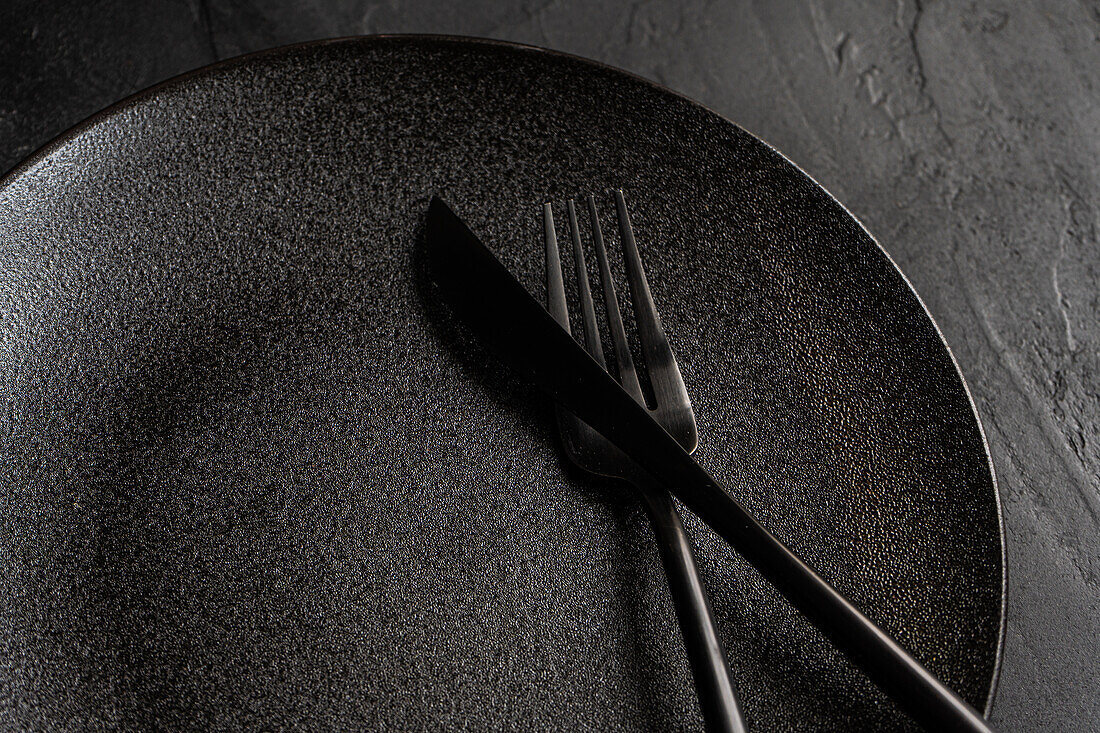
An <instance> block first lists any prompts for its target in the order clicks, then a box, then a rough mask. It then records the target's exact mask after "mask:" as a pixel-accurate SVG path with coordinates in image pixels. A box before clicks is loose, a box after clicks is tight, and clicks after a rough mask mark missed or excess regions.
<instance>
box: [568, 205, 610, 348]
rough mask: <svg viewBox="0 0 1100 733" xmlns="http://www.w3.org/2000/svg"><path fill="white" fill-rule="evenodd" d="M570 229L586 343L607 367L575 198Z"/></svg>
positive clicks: (570, 218)
mask: <svg viewBox="0 0 1100 733" xmlns="http://www.w3.org/2000/svg"><path fill="white" fill-rule="evenodd" d="M568 207H569V231H570V233H571V234H572V235H573V262H574V266H575V268H576V271H577V294H578V295H579V296H580V301H581V316H582V317H583V320H584V345H585V348H586V349H588V353H589V354H591V355H592V358H593V359H595V360H596V361H597V362H598V363H599V365H600V366H602V367H603V368H604V369H607V361H606V359H605V358H604V355H603V344H602V343H601V342H600V327H599V325H598V324H597V323H596V308H595V306H594V305H593V304H592V287H591V285H590V284H589V281H588V266H587V265H586V264H585V262H584V247H582V246H581V233H580V227H578V226H577V208H576V206H574V204H573V199H569V202H568Z"/></svg>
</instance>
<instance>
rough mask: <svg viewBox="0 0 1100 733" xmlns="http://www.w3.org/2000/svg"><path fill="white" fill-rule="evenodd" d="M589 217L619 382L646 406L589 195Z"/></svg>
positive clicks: (598, 221)
mask: <svg viewBox="0 0 1100 733" xmlns="http://www.w3.org/2000/svg"><path fill="white" fill-rule="evenodd" d="M588 218H589V219H590V220H591V222H592V244H593V247H594V249H595V250H596V260H597V261H598V262H599V264H600V282H602V283H603V300H604V306H605V309H606V311H607V326H608V329H607V330H608V331H610V333H611V343H612V344H613V345H614V347H615V362H616V363H617V364H618V365H619V383H620V384H622V386H623V389H625V390H626V391H627V392H628V393H629V394H630V396H631V397H633V398H634V399H635V400H636V401H638V402H640V403H641V404H645V398H644V397H643V396H642V385H641V383H640V382H639V381H638V372H637V370H636V369H635V368H634V358H633V357H632V356H631V355H630V343H629V342H628V341H627V340H626V329H625V328H624V327H623V315H622V312H621V311H620V310H619V299H618V297H617V296H616V295H615V283H614V282H612V280H611V267H610V266H609V265H608V263H607V248H606V247H604V243H603V231H602V230H601V229H600V217H599V215H598V214H597V212H596V197H595V196H592V195H589V196H588Z"/></svg>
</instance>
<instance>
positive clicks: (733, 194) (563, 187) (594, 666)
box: [0, 38, 1004, 730]
mask: <svg viewBox="0 0 1100 733" xmlns="http://www.w3.org/2000/svg"><path fill="white" fill-rule="evenodd" d="M611 186H614V187H622V188H623V189H625V191H626V193H627V196H628V198H629V201H630V205H631V211H632V214H633V217H634V223H635V229H636V233H637V235H638V239H639V242H640V244H641V247H642V250H643V256H644V257H645V258H646V264H647V269H648V270H649V274H650V281H651V284H652V287H653V291H654V295H655V297H656V299H657V302H658V305H659V307H660V310H661V313H662V316H663V318H664V321H665V325H666V328H667V330H668V331H669V334H670V337H671V338H672V340H673V343H674V346H675V348H676V349H677V353H678V356H679V358H680V362H681V367H682V369H683V373H684V376H685V379H686V381H687V384H688V389H689V391H690V392H691V395H692V398H693V401H694V404H695V408H696V412H697V414H698V418H699V428H700V435H701V444H700V448H699V452H698V454H697V455H698V459H699V461H700V462H701V463H702V464H703V465H705V466H706V467H707V469H708V470H710V471H711V472H712V473H714V474H715V475H716V476H717V477H718V478H719V479H720V480H722V481H723V482H725V483H726V484H727V485H728V486H730V487H731V489H732V490H733V491H735V492H736V493H737V496H738V498H739V499H740V500H742V501H743V502H744V503H746V504H747V505H748V506H749V507H751V508H752V509H753V510H754V511H755V512H756V513H757V514H758V515H759V516H760V517H761V519H762V520H763V521H764V523H765V524H766V525H767V526H768V527H769V528H771V529H772V530H773V531H774V532H776V533H777V534H778V535H780V536H781V537H782V538H783V539H785V540H786V541H787V542H788V543H789V544H791V545H793V546H794V547H795V548H796V549H797V550H798V551H799V552H800V553H802V554H803V555H804V556H805V557H806V558H808V559H809V560H810V561H811V562H812V563H813V564H815V565H816V566H817V567H818V568H819V569H820V570H821V572H822V573H823V574H824V575H825V576H826V577H827V578H828V579H830V580H831V581H832V582H833V583H835V585H836V586H837V587H839V588H840V589H841V590H842V591H844V592H845V593H847V594H848V595H849V596H850V597H851V598H852V599H853V600H855V601H856V602H857V603H858V604H859V605H860V606H861V607H862V608H863V609H864V610H865V611H866V612H867V613H868V614H869V615H870V616H871V617H872V618H873V619H874V620H875V621H877V622H878V623H880V624H882V625H883V626H884V627H885V628H887V629H888V630H889V631H890V632H892V633H893V634H894V635H896V636H897V638H898V639H899V640H900V641H901V642H902V643H903V644H904V645H905V646H907V647H908V648H909V649H910V650H911V651H912V652H913V653H914V654H915V655H916V656H917V657H918V658H919V659H921V660H922V661H923V662H925V663H926V664H927V665H928V666H929V667H930V668H931V669H932V670H933V671H934V672H935V673H936V674H938V675H939V676H941V677H942V678H943V679H944V680H945V681H947V682H948V683H950V684H951V685H952V686H954V687H955V688H956V689H958V690H959V691H960V692H961V693H962V694H963V696H964V697H966V698H967V699H968V700H969V701H970V702H971V703H973V704H974V705H975V706H977V707H979V708H985V706H986V705H987V702H988V699H989V697H990V695H991V690H992V688H993V684H994V680H995V676H996V669H997V661H998V652H999V644H1000V635H1001V623H1002V608H1003V591H1004V585H1003V570H1002V568H1003V565H1002V563H1003V552H1002V537H1001V525H1000V519H999V509H998V500H997V495H996V491H995V487H994V483H993V478H992V475H991V472H990V467H989V461H988V456H987V452H986V449H985V445H984V442H983V439H982V434H981V431H980V428H979V425H978V422H977V419H976V417H975V414H974V411H973V407H972V405H971V402H970V400H969V398H968V395H967V392H966V389H965V387H964V385H963V382H962V380H961V378H960V376H959V374H958V371H957V370H956V367H955V365H954V363H953V361H952V358H951V355H950V353H949V352H948V350H947V348H946V346H945V345H944V343H943V341H942V339H941V338H940V335H939V333H938V332H937V330H936V327H935V326H934V324H933V323H932V321H931V320H930V318H929V317H928V314H927V313H926V312H925V310H924V308H923V307H922V305H921V303H920V301H919V300H918V298H917V296H916V295H915V294H914V293H913V292H912V291H911V289H910V288H909V286H908V284H907V282H906V281H905V279H904V278H903V277H902V275H901V274H900V273H899V272H898V271H897V270H896V268H895V267H894V266H893V264H892V263H891V262H890V260H889V259H888V258H887V256H886V255H885V254H884V253H883V251H882V250H881V249H880V248H879V247H878V246H877V245H876V244H875V242H874V241H873V240H872V239H871V238H870V237H869V236H868V235H867V233H866V232H865V231H864V230H863V229H862V228H861V227H860V225H859V224H858V223H857V222H856V221H855V220H854V219H853V218H852V217H851V216H850V215H849V214H848V213H847V212H846V211H845V210H844V209H843V208H842V207H841V206H840V205H839V204H838V203H837V202H836V201H834V200H833V199H832V198H831V197H830V196H829V195H828V194H827V193H826V192H825V191H823V190H822V189H821V188H819V187H818V186H817V185H816V184H815V183H814V182H813V181H811V180H810V179H809V178H808V177H807V176H806V175H804V174H803V173H802V172H800V171H799V170H798V169H797V168H796V167H794V166H793V165H791V164H790V163H789V162H787V161H786V160H785V159H783V158H782V157H781V156H780V155H778V154H777V153H775V152H774V151H773V150H772V149H770V148H769V147H768V146H766V145H765V144H763V143H762V142H760V141H759V140H757V139H756V138H754V137H752V136H751V135H749V134H748V133H746V132H745V131H743V130H741V129H739V128H738V127H736V126H734V125H732V124H731V123H729V122H727V121H726V120H724V119H722V118H720V117H718V116H717V115H715V114H713V113H711V112H708V111H707V110H705V109H703V108H701V107H699V106H697V105H695V104H693V103H691V102H689V101H687V100H684V99H682V98H680V97H678V96H676V95H674V94H672V93H670V92H668V91H666V90H663V89H660V88H658V87H656V86H653V85H651V84H649V83H647V82H644V81H641V80H638V79H636V78H632V77H630V76H627V75H625V74H623V73H621V72H617V71H614V70H611V69H608V68H604V67H601V66H597V65H594V64H591V63H588V62H584V61H581V60H578V59H575V58H569V57H565V56H561V55H556V54H551V53H546V52H540V51H537V50H533V49H526V48H519V47H513V46H507V45H501V44H489V43H480V42H470V41H458V40H447V39H438V38H435V39H432V38H376V39H361V40H348V41H338V42H332V43H324V44H316V45H308V46H302V47H295V48H289V49H282V50H277V51H272V52H268V53H264V54H260V55H257V56H252V57H247V58H244V59H240V60H236V61H231V62H228V63H225V64H220V65H218V66H215V67H211V68H209V69H205V70H202V71H199V72H196V73H194V74H191V75H188V76H186V77H182V78H180V79H176V80H174V81H171V82H168V83H167V84H164V85H162V86H159V87H157V88H155V89H154V90H152V91H150V92H147V93H145V94H141V95H139V96H137V97H135V98H133V99H131V100H129V101H127V102H125V103H123V104H121V105H119V106H117V107H114V108H112V109H111V110H109V111H107V112H105V113H103V114H101V115H99V116H97V117H96V118H94V119H93V120H91V121H90V122H88V123H86V124H85V125H83V126H81V127H79V128H78V129H76V130H74V131H72V132H70V133H69V134H67V135H65V136H64V137H63V138H61V139H60V140H58V141H57V142H55V143H54V144H52V145H51V146H49V147H48V148H47V149H45V150H44V151H42V152H41V153H39V154H38V155H36V156H35V157H34V158H32V159H31V160H30V161H29V162H27V163H26V164H25V165H23V166H22V167H20V168H19V169H18V170H16V171H15V172H14V173H12V174H11V175H10V176H8V177H7V178H6V179H5V180H4V181H3V183H2V185H0V305H2V313H3V320H2V322H0V323H2V326H0V334H2V344H3V350H2V351H0V390H2V395H3V402H2V405H3V411H2V413H0V419H2V431H0V441H2V442H0V447H2V454H0V455H2V462H0V500H2V502H3V505H2V513H0V551H2V552H3V557H4V561H3V563H2V566H0V605H2V608H0V648H2V651H0V720H3V721H5V722H4V725H5V726H10V727H26V728H31V727H33V728H72V729H90V728H98V727H101V726H106V727H110V728H114V727H119V728H134V729H151V728H154V727H169V728H176V729H188V728H193V729H209V728H211V727H214V728H226V727H229V728H249V729H260V728H265V729H278V728H287V727H300V728H302V729H313V730H316V729H337V728H342V729H347V728H353V727H365V728H378V727H382V726H383V725H387V724H388V725H390V726H392V727H398V728H418V727H423V728H469V729H475V730H480V729H493V728H495V729H501V728H503V729H515V728H521V727H525V728H533V729H558V730H573V729H578V728H585V729H607V730H627V729H654V728H694V727H698V726H699V725H700V719H699V714H698V711H697V708H696V702H695V697H694V691H693V686H692V681H691V677H690V672H689V670H688V667H687V663H686V660H685V658H684V653H683V649H682V645H681V641H680V638H679V634H678V629H677V627H676V624H675V620H674V615H673V612H672V609H671V607H670V600H669V598H668V596H667V590H666V588H665V584H664V578H663V575H662V572H661V569H660V565H659V562H658V559H657V555H656V552H655V549H654V547H653V543H652V537H651V534H650V530H649V527H648V525H647V523H646V521H645V518H644V515H643V514H642V512H641V510H640V508H639V506H638V505H637V503H636V501H635V500H634V499H633V497H631V495H630V493H629V491H627V490H625V489H623V488H620V487H617V486H614V485H607V484H599V483H594V482H592V481H590V480H588V479H586V478H585V477H583V476H580V475H577V474H576V473H575V472H572V471H570V470H569V469H567V467H566V466H565V465H564V463H563V460H562V458H561V457H560V454H559V450H558V446H557V445H556V441H555V439H554V437H553V435H552V432H551V429H550V426H551V424H552V423H551V420H550V419H549V415H550V412H549V410H548V407H547V406H546V405H545V404H543V403H542V402H541V401H540V400H538V399H537V398H536V397H535V395H534V394H533V393H531V392H529V391H528V390H527V389H526V388H525V387H524V386H523V385H522V384H519V383H516V382H515V381H513V380H512V378H511V377H510V376H509V375H508V374H506V373H504V372H503V371H501V370H499V369H498V368H497V367H496V366H495V365H493V363H492V362H491V361H490V360H489V359H487V358H486V357H485V355H484V354H482V353H480V352H478V351H477V350H476V349H474V348H472V347H470V346H469V345H466V344H463V343H461V342H460V341H459V340H458V337H457V336H456V335H455V334H456V332H455V331H454V330H453V329H451V328H450V327H449V326H446V325H443V326H441V325H440V323H441V321H440V320H439V319H438V318H437V317H436V316H437V315H442V316H443V317H444V318H445V314H439V313H435V311H436V310H437V309H438V307H437V306H436V305H435V304H434V301H433V300H432V298H431V291H430V289H429V288H425V287H424V286H423V284H422V278H421V276H420V275H419V274H418V273H419V269H418V260H417V256H416V242H417V237H418V235H419V231H420V228H421V227H422V223H423V219H424V214H425V210H426V206H427V202H428V198H429V197H430V195H431V194H433V193H436V192H440V193H443V194H444V195H445V196H446V198H447V199H448V200H449V201H450V202H451V203H452V205H453V206H454V207H455V208H456V209H457V210H458V211H459V212H460V213H461V214H463V215H464V216H465V217H466V218H467V219H468V221H469V222H470V224H471V226H472V227H473V228H474V230H475V231H477V232H479V233H480V234H482V235H483V237H484V238H485V239H486V241H487V242H489V243H490V244H491V246H493V247H494V248H495V249H496V250H497V251H498V252H499V253H500V255H501V257H502V258H503V259H504V260H505V261H506V263H507V264H508V265H509V266H510V267H511V268H512V269H513V270H514V271H515V272H517V273H518V274H519V275H520V276H521V277H522V278H524V280H525V281H526V282H527V283H528V284H529V285H530V287H531V288H532V289H533V290H541V288H542V285H541V283H542V264H541V263H542V255H541V240H540V237H539V223H538V213H539V208H538V207H539V204H541V203H542V202H543V201H546V200H554V201H563V200H564V199H566V198H568V197H570V196H576V195H582V194H584V193H587V192H590V191H594V192H599V191H602V190H604V189H605V188H608V187H611ZM604 211H605V213H607V214H608V217H609V218H608V220H607V221H605V222H604V224H605V226H604V230H605V232H607V233H608V234H609V235H611V234H613V233H614V231H615V230H614V226H613V225H612V223H611V219H610V214H611V210H610V207H609V206H608V205H607V202H605V206H604ZM691 529H692V531H693V534H694V535H695V537H696V538H697V542H698V545H699V552H700V556H701V563H702V566H703V570H704V573H705V579H706V581H707V583H708V585H709V587H710V589H711V592H712V594H713V598H714V602H715V607H716V609H717V612H718V616H719V618H718V621H719V625H720V627H721V630H722V632H723V635H724V637H725V641H726V643H727V644H728V646H729V651H730V657H731V660H732V662H733V666H734V672H735V676H736V680H737V684H738V686H739V688H740V691H741V697H742V700H743V702H744V706H745V709H746V713H747V717H748V720H749V723H750V727H752V728H753V729H754V730H788V729H790V730H793V729H800V730H823V729H843V730H851V729H853V728H866V729H872V730H885V729H891V728H904V727H906V726H907V725H908V723H906V721H905V720H904V719H903V718H902V717H901V716H900V714H899V713H898V712H897V711H896V709H895V708H894V707H893V706H892V705H891V704H890V703H889V702H888V701H887V700H885V699H884V698H883V697H882V696H881V695H880V694H879V693H878V692H877V691H876V689H875V688H874V687H873V686H872V685H870V684H869V683H868V682H867V681H866V680H865V679H864V678H863V677H862V676H861V675H860V674H859V673H858V672H856V671H855V670H854V669H853V668H851V667H850V666H849V665H848V664H847V663H846V662H845V661H844V660H843V659H842V658H841V657H839V656H838V655H837V654H836V653H834V652H833V651H832V650H831V648H830V647H829V646H828V645H827V644H826V643H825V642H824V640H823V639H822V638H821V637H820V636H819V635H818V634H817V633H816V632H815V631H814V630H813V629H812V628H810V627H809V626H808V625H807V624H806V623H805V622H803V621H802V620H801V618H800V617H798V616H797V615H796V614H795V613H794V612H792V611H791V610H790V609H789V608H788V607H787V606H786V605H785V604H784V603H783V602H782V601H781V600H780V599H779V598H778V597H777V595H776V594H775V593H774V592H772V591H771V590H770V589H769V588H768V587H766V586H765V585H764V584H763V582H762V581H761V580H760V579H759V578H758V576H757V575H756V574H755V573H754V572H753V571H752V570H751V569H750V568H748V567H747V566H746V565H745V564H744V563H743V562H742V561H741V560H740V559H739V558H737V557H736V556H734V555H732V554H731V553H730V552H729V551H728V550H727V549H726V548H725V547H723V546H722V544H721V543H720V542H718V541H717V540H716V539H715V538H714V537H713V536H712V535H710V534H709V533H708V532H707V531H705V530H704V529H703V528H702V527H701V526H700V525H699V524H698V523H695V522H692V524H691Z"/></svg>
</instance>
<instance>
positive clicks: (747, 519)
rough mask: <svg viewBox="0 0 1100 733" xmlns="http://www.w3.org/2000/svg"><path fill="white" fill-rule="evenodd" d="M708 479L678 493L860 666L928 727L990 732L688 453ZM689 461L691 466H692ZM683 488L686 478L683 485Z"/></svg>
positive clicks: (687, 469)
mask: <svg viewBox="0 0 1100 733" xmlns="http://www.w3.org/2000/svg"><path fill="white" fill-rule="evenodd" d="M685 458H687V460H685V461H683V462H682V463H681V466H682V468H683V469H684V470H685V473H694V474H695V475H696V477H697V479H699V478H703V477H705V478H704V479H703V480H701V481H700V480H697V481H696V482H695V483H694V484H691V485H690V487H691V488H690V489H689V490H678V491H677V492H676V493H677V495H678V497H679V498H680V499H681V500H682V501H683V502H684V504H685V505H687V507H688V508H689V509H691V510H692V511H693V512H695V513H696V514H697V515H698V516H699V518H700V519H702V520H703V521H704V522H706V523H707V524H708V525H709V526H710V527H711V528H712V529H713V530H714V531H715V532H717V533H718V535H719V536H720V537H722V538H723V539H724V540H726V541H727V542H728V543H729V544H730V545H731V546H732V547H733V548H734V549H735V550H736V551H737V552H738V553H740V554H741V556H742V557H744V558H745V559H746V560H747V561H748V562H749V563H750V564H751V565H752V566H753V567H755V568H756V569H757V570H758V571H759V572H760V573H761V574H762V575H763V576H764V577H765V578H766V579H767V580H768V582H770V583H771V584H772V585H773V586H775V588H776V589H777V590H779V592H780V593H782V594H783V595H784V596H785V597H786V598H787V600H788V601H790V602H791V604H792V605H794V607H795V608H797V609H798V610H799V611H801V612H802V614H803V615H805V616H806V617H807V618H808V619H809V620H810V622H811V623H813V625H814V626H816V627H817V628H818V629H819V630H820V631H821V632H822V633H824V634H825V636H826V637H828V638H829V640H830V641H831V642H832V643H833V644H834V645H835V646H836V647H837V648H839V649H840V650H841V651H842V652H844V654H845V655H846V656H847V657H848V658H849V659H850V660H852V661H853V662H854V663H855V664H856V666H858V667H859V668H860V669H862V670H863V671H864V672H866V674H867V676H868V677H870V678H871V679H872V680H873V681H874V682H875V683H876V684H877V685H878V686H879V687H880V688H881V689H882V690H883V691H884V692H886V693H887V694H888V695H889V696H890V697H891V698H893V699H894V701H895V702H896V703H898V705H899V706H900V707H901V708H902V709H903V710H905V711H906V712H908V713H909V714H910V715H912V716H913V718H915V719H916V720H917V721H918V722H919V723H920V724H921V725H922V726H923V727H924V728H926V729H927V730H930V731H967V732H969V733H991V730H992V729H991V728H990V727H989V726H988V724H987V723H986V721H985V719H984V718H982V716H981V714H980V713H978V712H977V711H976V710H974V708H972V707H971V706H970V705H969V704H967V702H966V701H965V700H963V699H962V698H961V697H959V696H958V695H957V694H956V693H955V692H954V691H953V690H951V689H950V688H949V687H947V685H945V684H943V683H942V682H940V681H939V680H938V679H936V677H935V676H934V675H933V674H932V673H931V672H929V671H928V670H927V669H926V668H925V667H924V665H922V664H921V663H920V662H918V661H917V660H916V659H914V658H913V657H912V656H910V655H909V653H908V652H906V651H905V650H904V649H903V648H902V647H901V645H900V644H898V643H897V642H896V641H894V639H893V638H891V637H890V636H889V635H888V634H887V633H886V632H885V631H883V630H882V629H880V628H879V627H878V626H876V625H875V623H874V622H873V621H871V619H869V618H867V616H865V615H864V614H863V613H862V612H861V611H860V610H859V609H858V608H856V607H855V606H854V605H852V603H851V602H850V601H848V599H846V598H845V597H844V596H843V595H841V594H840V592H839V591H837V590H836V589H835V588H833V587H832V586H831V585H829V583H828V582H826V581H825V579H824V578H822V577H821V576H820V575H818V574H817V571H815V570H814V569H813V568H812V567H810V566H809V565H807V564H806V563H805V562H804V561H803V560H802V559H801V558H799V557H798V556H797V555H796V554H795V553H794V552H793V551H792V550H791V549H790V548H788V547H787V546H786V545H785V544H783V542H782V541H780V540H779V539H778V538H777V537H776V536H775V535H773V534H772V533H771V532H769V531H768V530H767V529H765V528H764V526H763V525H761V524H760V523H759V522H757V521H756V519H755V518H754V517H752V515H750V514H749V513H748V511H747V510H745V509H744V508H743V507H742V506H741V505H740V504H739V503H738V502H737V501H735V500H734V499H733V498H731V497H730V496H729V495H728V494H727V493H726V492H725V491H724V490H723V489H722V488H721V487H720V486H719V485H718V484H717V482H715V481H714V479H712V478H710V477H709V475H707V474H706V472H705V471H703V469H701V468H699V467H698V464H695V463H694V461H691V459H690V458H688V457H687V456H686V454H685ZM688 461H690V462H691V463H692V464H694V467H691V466H688V465H687V464H688ZM678 485H679V486H684V484H678Z"/></svg>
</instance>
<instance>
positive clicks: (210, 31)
mask: <svg viewBox="0 0 1100 733" xmlns="http://www.w3.org/2000/svg"><path fill="white" fill-rule="evenodd" d="M192 12H193V13H194V14H195V19H196V20H197V21H198V23H199V30H201V31H202V34H203V36H204V37H205V39H206V44H207V46H208V47H209V50H210V55H211V57H213V60H214V61H220V60H221V54H220V53H219V52H218V43H217V41H216V40H215V39H214V19H213V18H214V16H213V13H212V12H211V11H210V0H195V2H194V4H193V5H192Z"/></svg>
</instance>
